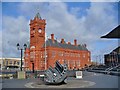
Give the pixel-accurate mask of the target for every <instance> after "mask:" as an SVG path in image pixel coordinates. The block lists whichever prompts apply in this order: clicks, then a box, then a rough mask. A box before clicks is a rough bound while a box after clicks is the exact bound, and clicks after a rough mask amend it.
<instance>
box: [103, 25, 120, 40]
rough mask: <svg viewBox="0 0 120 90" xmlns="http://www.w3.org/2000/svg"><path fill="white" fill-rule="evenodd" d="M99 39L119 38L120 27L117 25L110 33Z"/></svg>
mask: <svg viewBox="0 0 120 90" xmlns="http://www.w3.org/2000/svg"><path fill="white" fill-rule="evenodd" d="M101 38H120V25H118V26H117V27H116V28H114V29H113V30H112V31H111V32H109V33H108V34H107V35H105V36H102V37H101Z"/></svg>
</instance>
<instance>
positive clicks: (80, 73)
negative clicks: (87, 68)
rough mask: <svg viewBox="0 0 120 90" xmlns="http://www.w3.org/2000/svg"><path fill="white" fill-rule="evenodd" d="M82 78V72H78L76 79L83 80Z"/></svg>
mask: <svg viewBox="0 0 120 90" xmlns="http://www.w3.org/2000/svg"><path fill="white" fill-rule="evenodd" d="M82 76H83V75H82V71H76V78H78V79H81V78H82Z"/></svg>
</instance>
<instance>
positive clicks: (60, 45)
mask: <svg viewBox="0 0 120 90" xmlns="http://www.w3.org/2000/svg"><path fill="white" fill-rule="evenodd" d="M47 46H51V47H58V48H65V49H72V50H86V51H88V49H87V48H86V47H85V46H83V45H78V46H75V45H71V44H66V43H64V44H62V43H59V42H58V41H57V40H54V42H53V41H52V40H51V39H48V40H47V41H46V47H47ZM43 47H45V44H44V45H43Z"/></svg>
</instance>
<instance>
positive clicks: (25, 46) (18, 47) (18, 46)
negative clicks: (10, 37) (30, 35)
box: [17, 43, 27, 71]
mask: <svg viewBox="0 0 120 90" xmlns="http://www.w3.org/2000/svg"><path fill="white" fill-rule="evenodd" d="M23 46H24V48H21V47H20V44H19V43H17V49H18V50H21V67H20V70H21V71H22V52H23V50H25V49H26V48H27V45H26V44H24V45H23Z"/></svg>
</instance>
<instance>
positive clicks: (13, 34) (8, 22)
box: [2, 16, 29, 57]
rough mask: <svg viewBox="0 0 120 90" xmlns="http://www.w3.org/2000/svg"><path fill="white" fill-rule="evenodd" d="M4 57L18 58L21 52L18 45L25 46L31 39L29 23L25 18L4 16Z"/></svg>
mask: <svg viewBox="0 0 120 90" xmlns="http://www.w3.org/2000/svg"><path fill="white" fill-rule="evenodd" d="M2 38H3V39H2V42H3V56H7V57H17V56H18V53H19V51H17V47H16V44H17V43H20V44H21V45H23V44H24V43H26V42H27V40H28V38H29V27H28V21H27V20H26V19H25V18H24V17H23V16H19V17H17V18H14V17H9V16H3V33H2Z"/></svg>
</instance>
